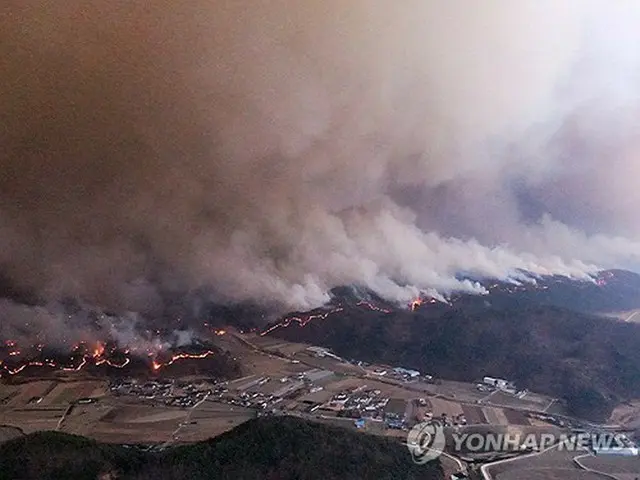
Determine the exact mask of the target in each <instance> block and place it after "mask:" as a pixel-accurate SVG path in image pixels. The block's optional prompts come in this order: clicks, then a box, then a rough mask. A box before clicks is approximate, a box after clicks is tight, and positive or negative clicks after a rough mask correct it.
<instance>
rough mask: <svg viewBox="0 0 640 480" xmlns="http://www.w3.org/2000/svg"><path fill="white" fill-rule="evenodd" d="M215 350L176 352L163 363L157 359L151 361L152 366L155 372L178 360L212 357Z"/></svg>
mask: <svg viewBox="0 0 640 480" xmlns="http://www.w3.org/2000/svg"><path fill="white" fill-rule="evenodd" d="M214 354H215V352H212V351H206V352H204V353H176V354H174V355H173V356H172V357H171V358H170V359H169V360H168V361H167V362H165V363H162V362H160V361H159V360H157V359H154V360H153V362H151V368H152V369H153V371H154V372H157V371H158V370H160V369H161V368H164V367H168V366H169V365H172V364H174V363H175V362H177V361H178V360H202V359H203V358H207V357H210V356H211V355H214Z"/></svg>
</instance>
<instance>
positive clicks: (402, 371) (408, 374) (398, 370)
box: [393, 367, 420, 378]
mask: <svg viewBox="0 0 640 480" xmlns="http://www.w3.org/2000/svg"><path fill="white" fill-rule="evenodd" d="M393 371H394V372H395V373H396V374H397V375H402V376H406V377H409V378H418V377H419V376H420V372H418V371H417V370H409V369H406V368H402V367H397V368H394V369H393Z"/></svg>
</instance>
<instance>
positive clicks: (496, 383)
mask: <svg viewBox="0 0 640 480" xmlns="http://www.w3.org/2000/svg"><path fill="white" fill-rule="evenodd" d="M482 382H483V383H484V384H485V385H491V386H492V387H495V388H498V389H500V390H503V389H505V388H507V387H509V386H510V382H509V381H507V380H505V379H503V378H493V377H484V378H483V379H482Z"/></svg>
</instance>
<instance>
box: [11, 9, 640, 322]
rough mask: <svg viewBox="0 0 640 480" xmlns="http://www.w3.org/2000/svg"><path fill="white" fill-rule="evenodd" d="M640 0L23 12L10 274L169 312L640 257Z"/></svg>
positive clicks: (19, 16) (16, 75) (402, 290)
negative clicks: (196, 300)
mask: <svg viewBox="0 0 640 480" xmlns="http://www.w3.org/2000/svg"><path fill="white" fill-rule="evenodd" d="M638 24H640V7H639V6H638V3H637V2H635V1H633V0H629V1H625V0H618V1H616V2H610V1H597V0H561V1H557V0H520V1H517V2H514V1H512V0H495V1H491V2H481V3H478V4H475V3H474V2H468V1H467V0H446V1H445V0H403V1H401V2H390V1H388V0H351V1H348V2H347V1H344V0H307V1H305V2H299V1H295V0H272V1H257V0H207V1H200V0H193V1H190V2H186V3H185V2H174V1H169V0H158V1H155V2H153V3H149V2H142V1H136V0H130V1H127V2H106V1H102V2H101V1H95V2H79V1H75V0H67V1H64V2H41V1H35V0H33V1H32V0H16V1H10V0H5V2H3V5H2V6H0V59H1V60H0V74H1V76H2V81H1V82H0V105H1V107H0V112H1V113H0V115H1V117H0V265H1V266H2V269H3V271H4V275H6V276H7V277H8V278H9V279H10V281H11V283H12V284H13V285H15V286H16V288H18V289H22V290H24V291H28V292H34V293H35V294H36V295H38V296H39V297H41V298H43V299H48V300H51V299H57V298H61V297H63V296H72V297H77V298H82V299H83V301H86V302H90V303H95V304H99V305H103V306H105V307H106V308H115V309H123V310H133V311H139V312H147V313H148V312H153V311H155V310H157V309H158V308H161V307H160V306H159V304H160V303H161V294H160V293H159V292H162V291H166V290H173V291H180V290H184V291H186V290H193V289H197V288H203V287H204V288H208V289H211V291H213V292H214V293H215V295H216V297H217V298H218V299H220V300H224V301H240V302H242V301H252V302H256V303H258V304H268V305H274V304H275V305H281V306H283V307H286V308H303V307H310V306H315V305H318V304H321V303H323V302H325V301H326V300H327V298H328V294H327V291H328V290H329V289H330V288H331V287H334V286H336V285H344V284H361V285H365V286H367V287H369V288H371V289H373V290H375V291H376V292H377V293H379V294H381V295H383V296H385V297H387V298H390V299H397V300H403V301H404V300H406V299H408V298H410V297H412V296H414V295H415V294H416V293H418V292H419V291H421V290H427V289H435V290H437V291H439V292H442V293H447V292H450V291H454V290H466V291H476V292H481V287H479V286H478V285H475V284H473V283H471V282H468V281H460V280H458V279H457V277H456V274H457V273H459V272H461V271H464V272H470V273H474V274H485V275H492V276H496V277H500V278H507V277H509V276H513V275H518V271H519V269H525V270H529V271H531V272H533V273H535V274H546V273H560V274H566V275H572V276H585V275H587V274H588V273H589V272H592V271H593V270H594V269H596V268H600V267H612V266H626V267H635V266H638V265H640V223H638V221H637V214H636V206H637V205H638V200H640V191H639V190H638V189H637V187H636V185H637V182H636V178H637V176H636V174H638V173H640V161H639V160H638V157H637V154H638V152H639V151H640V150H639V145H640V142H639V140H638V138H639V137H638V134H639V133H640V125H638V120H637V119H638V111H639V110H638V107H639V106H640V103H639V102H638V92H639V88H640V83H638V74H639V73H640V70H639V68H638V67H639V66H640V53H638V50H637V45H639V44H640V33H638V29H637V25H638Z"/></svg>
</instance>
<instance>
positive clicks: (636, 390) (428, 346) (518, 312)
mask: <svg viewBox="0 0 640 480" xmlns="http://www.w3.org/2000/svg"><path fill="white" fill-rule="evenodd" d="M475 302H476V301H475V300H474V304H473V305H472V306H469V305H468V304H466V303H465V302H459V303H454V304H453V305H452V306H448V305H444V304H427V305H423V306H422V307H421V308H419V309H418V310H417V311H416V312H410V311H407V310H393V311H391V312H390V313H382V312H375V311H371V310H364V309H361V308H356V307H352V306H346V307H345V308H344V309H343V310H342V311H340V312H338V313H335V314H333V315H329V316H328V317H327V318H326V319H323V320H319V321H311V322H309V323H308V324H306V325H305V326H304V327H301V326H300V325H299V324H298V323H297V322H291V323H290V324H289V325H288V326H286V327H281V328H278V329H275V330H273V331H272V332H271V334H272V335H276V336H279V337H282V338H285V339H287V340H292V341H299V342H308V343H312V344H317V345H324V346H328V347H330V348H332V349H334V350H335V352H336V353H337V354H339V355H341V356H344V357H346V358H356V359H360V360H365V361H369V362H380V363H386V364H391V365H402V366H404V367H408V368H415V369H417V370H420V371H422V372H425V373H429V374H432V375H437V376H439V377H442V378H447V379H455V380H461V381H474V380H477V379H479V378H482V377H483V376H485V375H493V376H500V377H507V378H510V379H512V380H515V381H516V382H517V383H518V384H519V385H520V386H521V387H523V388H528V389H530V390H534V391H540V392H543V393H547V394H550V395H553V396H558V397H561V398H564V399H566V400H567V402H568V405H569V408H570V410H571V413H573V414H574V415H577V416H581V417H586V418H591V419H596V420H597V419H600V420H601V419H604V418H605V417H606V416H607V415H608V414H609V413H610V411H611V409H612V408H613V406H614V405H615V404H616V403H618V401H619V400H621V399H626V398H637V397H640V349H638V345H640V325H637V324H626V323H622V322H619V321H613V320H609V319H604V318H601V317H598V316H593V315H589V314H585V313H579V312H575V311H571V310H567V309H562V308H558V307H552V306H546V305H530V304H526V303H525V304H523V305H522V306H520V307H517V308H511V307H506V308H500V307H494V306H491V305H489V304H488V303H485V304H484V305H482V306H481V305H478V304H477V303H475Z"/></svg>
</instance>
